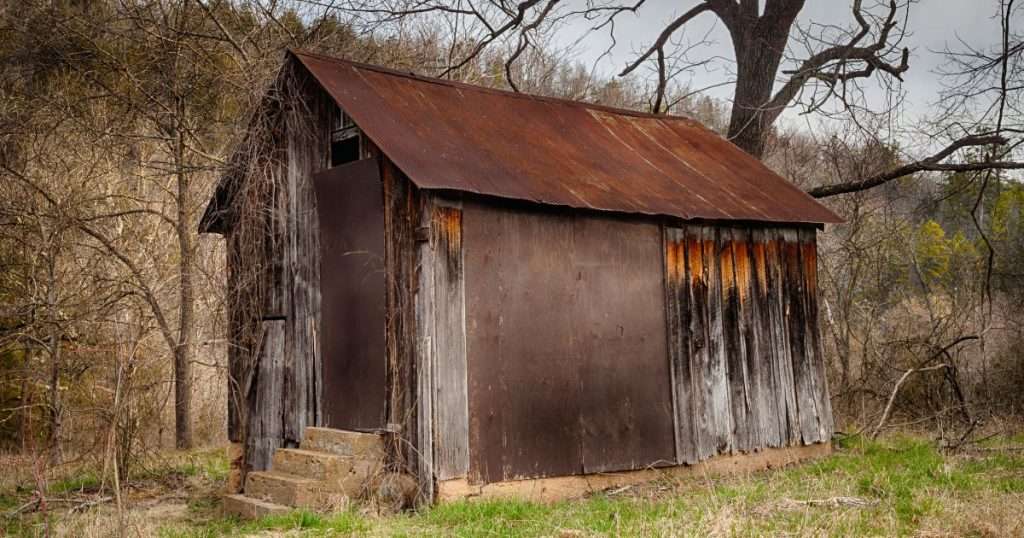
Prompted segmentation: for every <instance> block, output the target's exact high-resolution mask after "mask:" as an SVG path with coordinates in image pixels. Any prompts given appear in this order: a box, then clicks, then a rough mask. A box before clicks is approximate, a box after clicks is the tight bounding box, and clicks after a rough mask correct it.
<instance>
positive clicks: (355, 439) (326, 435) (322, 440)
mask: <svg viewBox="0 0 1024 538" xmlns="http://www.w3.org/2000/svg"><path fill="white" fill-rule="evenodd" d="M300 448H302V449H304V450H311V451H320V452H330V453H331V454H337V455H339V456H358V457H360V458H371V459H383V458H384V439H383V438H382V437H381V436H380V435H378V434H375V433H362V432H353V431H346V430H335V429H331V428H313V427H310V428H306V432H305V437H304V438H303V440H302V445H301V447H300Z"/></svg>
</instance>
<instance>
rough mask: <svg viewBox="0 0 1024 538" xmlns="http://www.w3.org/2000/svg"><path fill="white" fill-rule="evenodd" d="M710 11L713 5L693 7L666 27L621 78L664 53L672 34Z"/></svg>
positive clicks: (624, 71)
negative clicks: (655, 55) (660, 52)
mask: <svg viewBox="0 0 1024 538" xmlns="http://www.w3.org/2000/svg"><path fill="white" fill-rule="evenodd" d="M709 10H711V4H709V3H707V2H701V3H700V4H697V5H696V6H693V8H691V9H690V10H689V11H687V12H686V13H683V14H682V15H681V16H679V18H677V19H676V20H674V21H672V22H671V23H670V24H669V25H668V26H666V27H665V29H664V30H662V31H661V35H659V36H658V39H656V40H655V41H654V44H653V45H651V47H650V48H649V49H647V52H645V53H643V54H641V55H640V56H639V57H638V58H637V59H636V60H633V63H631V64H629V65H628V66H626V68H625V69H623V70H622V72H621V73H619V76H620V77H624V76H626V75H628V74H630V73H632V72H633V71H634V70H636V68H637V67H640V64H642V63H644V61H645V60H647V59H648V58H650V57H651V55H652V54H654V53H655V52H658V51H662V49H663V47H664V46H665V43H667V42H668V39H669V38H670V37H672V34H674V33H675V32H676V30H678V29H679V28H680V27H682V26H683V25H684V24H686V23H687V22H690V20H692V19H693V18H694V17H696V16H697V15H700V14H701V13H704V12H705V11H709Z"/></svg>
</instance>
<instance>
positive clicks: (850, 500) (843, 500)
mask: <svg viewBox="0 0 1024 538" xmlns="http://www.w3.org/2000/svg"><path fill="white" fill-rule="evenodd" d="M787 500H788V501H789V502H790V503H791V504H799V505H803V506H826V507H829V508H839V507H841V506H855V507H862V506H871V505H873V504H877V503H878V501H877V500H873V499H862V498H860V497H829V498H828V499H808V500H806V501H797V500H794V499H787Z"/></svg>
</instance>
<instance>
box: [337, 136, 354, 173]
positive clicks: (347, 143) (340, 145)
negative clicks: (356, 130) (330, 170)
mask: <svg viewBox="0 0 1024 538" xmlns="http://www.w3.org/2000/svg"><path fill="white" fill-rule="evenodd" d="M358 160H359V137H358V136H353V137H351V138H346V139H344V140H333V141H331V166H332V167H334V166H338V165H341V164H345V163H350V162H352V161H358Z"/></svg>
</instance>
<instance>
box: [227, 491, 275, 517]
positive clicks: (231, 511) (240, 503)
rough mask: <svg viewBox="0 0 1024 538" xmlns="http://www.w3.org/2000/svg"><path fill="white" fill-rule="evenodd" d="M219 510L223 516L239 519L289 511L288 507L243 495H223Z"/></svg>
mask: <svg viewBox="0 0 1024 538" xmlns="http://www.w3.org/2000/svg"><path fill="white" fill-rule="evenodd" d="M221 509H222V510H223V511H224V514H225V515H234V516H238V517H239V518H241V519H259V518H261V517H263V516H269V515H276V514H286V513H288V512H289V511H291V508H290V507H288V506H283V505H280V504H275V503H272V502H267V501H261V500H259V499H254V498H252V497H246V496H245V495H225V496H224V499H223V504H222V505H221Z"/></svg>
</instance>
